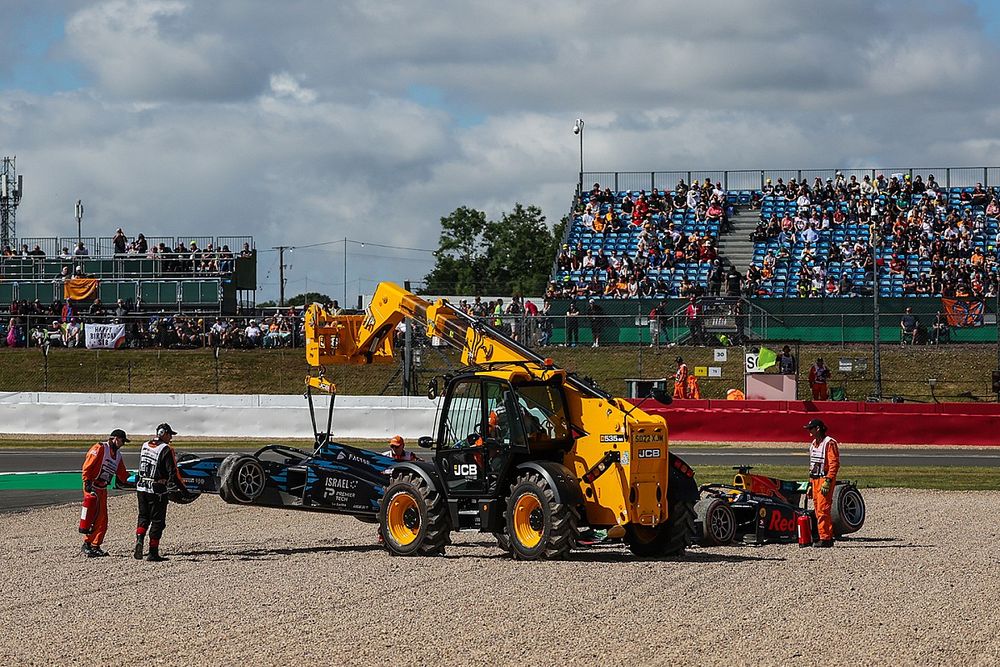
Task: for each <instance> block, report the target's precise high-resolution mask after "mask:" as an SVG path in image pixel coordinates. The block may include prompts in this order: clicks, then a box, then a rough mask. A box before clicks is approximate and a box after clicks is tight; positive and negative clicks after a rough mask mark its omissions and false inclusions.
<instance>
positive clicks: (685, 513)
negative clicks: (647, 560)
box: [625, 500, 694, 557]
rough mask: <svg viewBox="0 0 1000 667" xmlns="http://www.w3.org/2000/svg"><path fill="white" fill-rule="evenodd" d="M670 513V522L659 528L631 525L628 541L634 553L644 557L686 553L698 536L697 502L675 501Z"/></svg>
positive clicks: (627, 531) (628, 529)
mask: <svg viewBox="0 0 1000 667" xmlns="http://www.w3.org/2000/svg"><path fill="white" fill-rule="evenodd" d="M669 512H670V516H669V518H668V519H667V520H666V522H665V523H662V524H660V525H659V526H656V527H655V528H649V527H647V526H637V525H635V524H629V525H628V527H627V529H626V531H625V542H626V543H627V544H628V548H629V549H630V550H631V551H632V553H634V554H635V555H636V556H642V557H657V556H666V557H677V556H683V555H684V550H685V549H687V548H688V547H689V546H691V541H692V539H693V538H694V501H690V500H677V501H674V502H672V503H670V506H669Z"/></svg>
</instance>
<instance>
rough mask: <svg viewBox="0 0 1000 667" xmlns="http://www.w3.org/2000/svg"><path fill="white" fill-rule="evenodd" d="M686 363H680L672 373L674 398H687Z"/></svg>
mask: <svg viewBox="0 0 1000 667" xmlns="http://www.w3.org/2000/svg"><path fill="white" fill-rule="evenodd" d="M687 379H688V367H687V364H681V365H680V366H678V367H677V372H676V373H674V398H687Z"/></svg>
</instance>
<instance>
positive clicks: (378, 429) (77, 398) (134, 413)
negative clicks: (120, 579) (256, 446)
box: [0, 392, 441, 439]
mask: <svg viewBox="0 0 1000 667" xmlns="http://www.w3.org/2000/svg"><path fill="white" fill-rule="evenodd" d="M440 400H441V399H437V400H435V401H431V400H429V399H428V398H426V397H423V396H421V397H417V396H337V397H336V401H335V403H334V408H333V427H332V429H331V430H332V431H333V434H334V437H340V438H373V439H382V438H385V439H388V438H390V437H391V436H393V435H395V434H397V433H398V434H400V435H402V436H404V437H406V438H416V437H419V436H421V435H432V433H433V427H434V417H435V412H436V408H437V405H438V402H439V401H440ZM313 401H314V403H315V405H316V421H317V426H318V427H319V430H321V431H322V430H325V429H326V418H327V409H328V407H329V404H330V403H329V401H330V397H329V396H313ZM161 422H168V423H169V424H170V425H171V426H172V427H173V429H174V430H175V431H177V432H178V433H179V434H182V435H186V436H215V437H249V438H311V437H312V435H313V432H312V423H311V422H310V420H309V405H308V403H307V402H306V399H305V397H304V396H302V395H301V394H299V395H294V396H287V395H281V396H275V395H252V394H251V395H227V394H221V395H220V394H77V393H58V392H48V393H42V392H14V393H8V394H0V433H23V434H34V435H42V434H54V435H106V434H107V433H110V432H111V430H112V429H115V428H123V429H125V431H126V432H127V433H129V434H133V433H134V434H136V435H137V436H140V437H143V436H147V435H150V434H152V432H153V431H154V430H155V428H156V425H157V424H159V423H161Z"/></svg>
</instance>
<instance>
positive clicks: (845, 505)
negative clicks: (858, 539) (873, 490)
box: [830, 484, 865, 537]
mask: <svg viewBox="0 0 1000 667" xmlns="http://www.w3.org/2000/svg"><path fill="white" fill-rule="evenodd" d="M830 518H831V519H832V520H833V534H834V535H836V536H837V537H840V536H841V535H847V534H848V533H856V532H857V531H859V530H861V527H862V526H863V525H865V499H864V498H863V497H862V496H861V492H860V491H858V487H856V486H854V485H853V484H837V485H836V486H835V487H833V497H832V498H830Z"/></svg>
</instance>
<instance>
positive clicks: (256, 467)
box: [220, 456, 267, 504]
mask: <svg viewBox="0 0 1000 667" xmlns="http://www.w3.org/2000/svg"><path fill="white" fill-rule="evenodd" d="M266 481H267V476H266V475H265V474H264V466H262V465H261V464H260V461H258V460H257V459H255V458H254V457H252V456H241V457H240V458H238V459H237V460H235V461H233V463H232V464H231V465H230V466H229V467H228V468H227V469H226V472H225V475H224V476H223V478H222V484H221V485H220V489H226V492H227V494H228V495H229V497H231V498H232V499H233V500H234V501H235V502H237V503H242V504H249V503H252V502H253V501H255V500H257V498H259V497H260V494H262V493H263V492H264V485H265V483H266ZM223 499H224V500H225V498H223Z"/></svg>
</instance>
